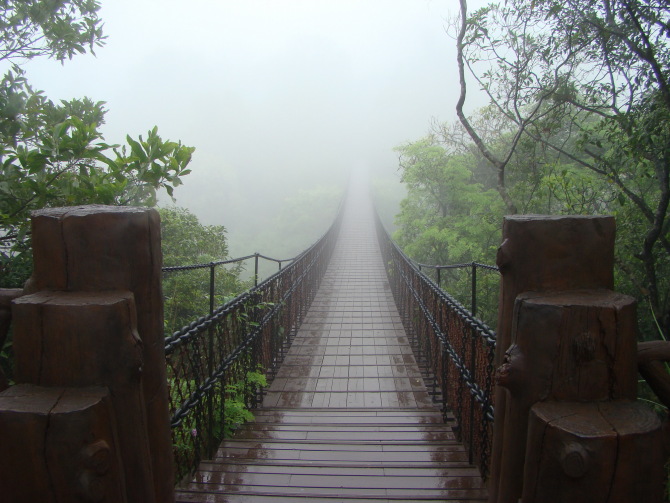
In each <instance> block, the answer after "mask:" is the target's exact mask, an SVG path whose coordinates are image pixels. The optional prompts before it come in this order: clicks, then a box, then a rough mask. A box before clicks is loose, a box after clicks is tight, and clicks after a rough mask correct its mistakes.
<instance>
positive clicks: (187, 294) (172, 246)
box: [158, 206, 250, 334]
mask: <svg viewBox="0 0 670 503" xmlns="http://www.w3.org/2000/svg"><path fill="white" fill-rule="evenodd" d="M158 212H159V213H160V216H161V239H162V249H163V264H164V266H166V267H173V266H184V265H193V264H209V263H211V262H216V261H221V260H225V259H227V258H228V243H227V239H226V229H225V228H224V227H223V226H222V225H202V224H201V223H200V221H199V220H198V218H197V217H196V216H195V215H193V214H192V213H191V212H190V211H189V210H187V209H185V208H179V207H176V206H170V207H166V208H159V210H158ZM240 271H241V266H240V265H232V266H217V267H216V268H215V273H214V285H215V292H214V305H215V307H218V306H220V305H223V304H224V303H225V302H226V301H228V300H230V299H232V298H233V297H235V296H236V295H238V294H240V293H241V292H242V291H244V290H246V289H248V288H249V286H250V285H249V284H246V283H243V282H242V281H240V279H239V275H240ZM209 282H210V269H209V268H204V269H193V270H186V271H178V272H170V273H166V274H165V275H164V278H163V296H164V298H165V304H164V309H165V328H166V333H168V334H170V333H172V332H174V331H175V330H177V329H180V328H182V327H183V326H185V325H188V324H189V323H191V322H192V321H195V320H197V319H198V318H200V317H201V316H205V315H207V314H208V313H209V306H210V305H209V302H210V299H209V285H210V283H209Z"/></svg>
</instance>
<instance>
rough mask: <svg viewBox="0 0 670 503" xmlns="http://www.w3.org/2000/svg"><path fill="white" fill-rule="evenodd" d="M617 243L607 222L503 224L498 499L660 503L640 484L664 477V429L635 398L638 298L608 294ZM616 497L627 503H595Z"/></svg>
mask: <svg viewBox="0 0 670 503" xmlns="http://www.w3.org/2000/svg"><path fill="white" fill-rule="evenodd" d="M613 245H614V220H613V219H612V218H611V217H537V216H524V217H511V218H507V219H506V220H505V223H504V227H503V244H502V245H501V247H500V250H499V254H498V265H499V267H500V270H501V273H502V276H503V278H502V283H501V305H500V311H499V319H498V343H497V348H496V362H497V364H498V365H499V366H500V370H499V384H501V385H502V386H498V388H497V390H496V411H495V415H496V421H495V430H494V448H493V464H492V478H491V482H490V498H489V501H490V502H497V503H517V502H518V501H519V499H520V498H521V497H522V496H523V500H522V501H523V502H524V503H531V502H537V503H539V502H543V503H546V502H552V501H575V502H576V501H584V502H587V501H588V502H591V501H631V502H632V501H655V499H654V498H656V497H657V495H658V494H659V492H658V490H659V489H660V484H659V487H658V488H656V487H652V486H653V485H654V482H650V480H648V479H645V478H644V477H641V474H642V473H646V474H647V475H648V476H649V477H652V478H653V477H656V479H655V480H658V481H660V480H662V479H661V478H658V476H659V474H658V469H659V468H660V467H662V465H663V463H662V462H661V463H658V464H655V463H656V462H657V461H658V460H659V459H662V457H663V454H662V452H661V450H659V447H660V445H661V443H660V442H659V439H660V431H661V428H660V423H659V421H658V420H657V419H656V418H655V416H654V414H653V413H651V412H650V411H648V410H646V409H644V408H643V407H641V406H639V405H638V404H635V403H634V402H632V400H634V399H635V395H636V376H637V371H636V363H637V362H636V360H637V355H636V331H635V310H634V301H633V299H630V298H628V297H625V296H621V295H617V294H615V293H613V292H611V291H610V289H611V288H612V283H613V272H612V271H613ZM524 292H532V293H524ZM520 294H523V295H520ZM503 386H504V387H503ZM587 401H591V402H593V404H590V405H588V406H587V405H584V404H583V402H587ZM603 404H607V405H606V406H605V405H603ZM617 410H618V411H619V412H617ZM567 417H569V418H572V419H571V420H566V419H565V418H567ZM529 418H530V424H531V429H530V431H529V430H528V424H529V423H528V422H529ZM632 418H635V421H634V422H633V420H632ZM603 424H609V427H607V428H602V427H601V426H602V425H603ZM527 439H528V442H527ZM612 442H614V444H612ZM617 442H618V444H619V447H620V449H619V450H617V448H616V444H617ZM626 445H627V446H628V447H625V446H626ZM633 445H636V446H637V448H633V447H632V446H633ZM646 448H648V449H649V450H650V451H653V452H654V453H653V454H649V453H646V452H643V451H644V450H645V449H646ZM612 449H614V450H612ZM612 453H614V457H613V458H612V457H608V455H609V454H612ZM587 465H588V466H587ZM594 467H599V468H597V469H596V468H594ZM623 473H626V474H627V476H626V477H623V476H622V474H623ZM631 474H633V475H631ZM608 476H609V477H610V478H609V479H608ZM612 476H614V477H616V481H614V479H613V478H612ZM557 481H559V482H557ZM598 481H601V482H602V483H601V484H600V485H599V484H598ZM606 481H608V482H609V485H608V484H607V483H606ZM642 486H644V487H642ZM585 487H590V488H591V489H590V491H585V490H584V488H585ZM612 491H614V492H616V493H617V494H619V495H621V496H617V498H619V499H602V500H599V499H593V497H594V496H593V494H596V493H598V492H600V494H614V493H613V492H612ZM566 498H567V499H566ZM640 498H642V499H640Z"/></svg>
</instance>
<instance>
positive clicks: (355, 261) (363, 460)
mask: <svg viewBox="0 0 670 503" xmlns="http://www.w3.org/2000/svg"><path fill="white" fill-rule="evenodd" d="M352 199H353V200H350V201H349V203H348V205H347V208H346V209H345V215H344V220H343V224H342V230H341V233H340V237H339V240H338V243H337V247H336V249H335V251H334V254H333V258H332V260H331V263H330V265H329V268H328V271H327V273H326V276H325V278H324V280H323V283H322V285H321V288H320V289H319V291H318V293H317V295H316V298H315V300H314V302H313V303H312V306H311V308H310V310H309V312H308V313H307V315H306V317H305V320H304V322H303V324H302V326H301V327H300V329H299V331H298V333H297V335H296V337H295V339H294V342H293V344H292V346H291V348H290V350H289V352H288V354H287V356H286V358H285V360H284V363H283V364H282V366H281V368H280V369H279V371H278V374H277V376H276V378H275V379H274V381H273V382H272V384H271V386H270V388H269V390H268V391H267V394H266V396H265V399H264V402H263V407H262V408H260V409H258V410H257V411H255V412H254V414H255V416H256V421H255V422H253V423H249V424H248V425H246V426H245V427H244V428H242V429H241V430H240V431H239V432H238V434H237V435H236V436H235V438H233V439H230V440H226V441H225V442H224V443H223V444H222V445H221V447H220V449H219V450H218V452H217V455H216V457H215V459H213V460H210V461H206V462H203V463H202V464H201V466H200V470H199V471H198V473H197V475H196V476H195V478H194V480H193V481H192V483H190V484H189V485H188V486H186V487H184V488H182V489H181V490H179V491H178V493H177V501H178V502H217V503H219V502H227V503H242V502H249V503H261V502H267V503H283V502H295V501H309V502H317V503H318V502H330V503H332V502H335V501H338V502H367V503H375V502H376V503H381V502H391V501H394V502H397V501H422V502H425V501H451V502H457V501H458V502H474V501H486V497H487V493H486V489H485V487H484V484H483V482H482V480H481V478H480V477H479V472H478V470H477V469H476V468H475V467H473V466H472V465H469V464H468V457H467V454H466V453H465V451H464V448H463V447H462V446H461V444H460V443H459V442H457V441H456V439H455V436H454V433H453V432H452V428H451V426H450V425H449V424H444V423H443V421H442V415H441V413H440V411H439V410H438V409H437V408H436V407H435V406H434V405H433V403H432V401H431V399H430V396H429V395H428V392H427V389H426V386H425V384H424V382H423V379H422V377H421V373H420V370H419V367H418V365H417V362H416V360H415V358H414V356H413V354H412V350H411V348H410V345H409V343H408V340H407V336H406V334H405V332H404V329H403V326H402V323H401V321H400V317H399V315H398V312H397V310H396V307H395V304H394V301H393V296H392V293H391V291H390V288H389V284H388V281H387V279H386V273H385V271H384V265H383V262H382V258H381V254H380V251H379V246H378V244H377V239H376V234H375V226H374V219H373V213H372V208H371V206H370V204H369V203H368V202H367V201H366V200H365V199H362V198H352Z"/></svg>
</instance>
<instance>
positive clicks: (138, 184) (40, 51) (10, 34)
mask: <svg viewBox="0 0 670 503" xmlns="http://www.w3.org/2000/svg"><path fill="white" fill-rule="evenodd" d="M98 9H99V4H98V2H96V1H93V0H59V1H53V0H40V1H38V0H22V1H4V2H0V20H1V21H2V22H1V23H0V61H3V60H4V61H7V62H9V63H11V66H12V70H10V71H8V72H7V73H6V74H5V75H4V76H3V78H2V80H1V81H0V285H1V286H3V287H20V286H22V285H23V283H24V282H25V280H26V279H27V278H28V276H29V275H30V271H31V266H30V258H29V252H30V226H29V218H30V212H31V211H32V210H35V209H39V208H44V207H53V206H66V205H79V204H92V203H99V204H111V205H127V204H133V205H153V204H155V202H156V191H157V190H159V189H162V188H164V189H165V190H167V192H168V194H170V195H171V194H172V189H173V187H176V186H178V185H179V184H181V177H182V176H185V175H187V174H188V173H189V172H190V170H189V169H187V165H188V164H189V162H190V160H191V155H192V153H193V150H194V149H193V148H191V147H186V146H183V145H181V143H176V142H171V141H165V140H163V139H162V138H161V137H160V136H159V135H158V131H157V129H156V128H155V127H154V128H153V129H151V130H150V131H149V132H148V133H147V135H146V138H143V137H142V136H140V137H139V138H138V139H133V138H131V137H127V139H126V140H127V142H128V145H124V146H116V145H109V144H107V143H106V142H105V141H104V138H103V137H102V134H101V133H100V131H99V127H100V126H101V125H102V124H103V123H104V117H105V113H106V110H105V109H104V103H103V102H94V101H92V100H90V99H89V98H83V99H73V100H69V101H61V102H59V103H54V102H53V101H51V100H49V99H47V98H46V97H45V96H44V94H43V93H42V92H41V91H36V90H34V89H32V88H31V87H30V85H29V84H28V82H27V80H26V78H25V76H24V73H23V71H22V70H21V69H20V67H19V64H20V63H21V62H23V61H25V60H28V59H31V58H34V57H37V56H44V57H50V58H55V59H57V60H60V61H63V60H65V59H69V58H72V57H73V56H74V55H75V54H78V53H84V52H86V51H87V50H91V51H92V50H93V48H94V47H96V46H100V45H102V42H103V39H104V37H103V35H102V29H101V22H100V20H99V19H98V17H97V11H98Z"/></svg>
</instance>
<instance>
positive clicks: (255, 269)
mask: <svg viewBox="0 0 670 503" xmlns="http://www.w3.org/2000/svg"><path fill="white" fill-rule="evenodd" d="M254 286H258V252H256V253H255V254H254Z"/></svg>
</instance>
